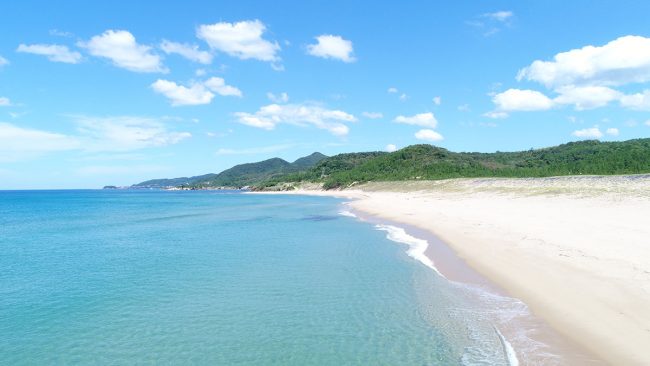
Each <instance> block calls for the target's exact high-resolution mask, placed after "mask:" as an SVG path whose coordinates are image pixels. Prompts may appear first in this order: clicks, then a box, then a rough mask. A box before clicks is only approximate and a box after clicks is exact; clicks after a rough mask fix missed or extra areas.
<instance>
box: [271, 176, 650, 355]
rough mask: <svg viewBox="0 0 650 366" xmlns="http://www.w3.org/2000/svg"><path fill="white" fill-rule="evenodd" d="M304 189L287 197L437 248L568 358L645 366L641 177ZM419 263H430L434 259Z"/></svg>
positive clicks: (648, 201)
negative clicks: (328, 204) (329, 201)
mask: <svg viewBox="0 0 650 366" xmlns="http://www.w3.org/2000/svg"><path fill="white" fill-rule="evenodd" d="M310 188H311V189H309V190H300V189H299V190H296V191H292V192H290V193H291V194H309V195H324V196H335V197H340V198H344V199H347V200H349V202H348V204H347V205H348V206H349V207H350V208H351V209H353V210H354V211H355V212H360V213H362V214H363V215H368V216H371V217H376V218H378V219H383V220H387V221H390V222H394V223H397V224H401V225H407V226H409V227H413V228H416V229H418V230H422V231H424V232H427V233H431V234H432V235H433V236H435V237H437V238H440V239H441V240H442V242H444V244H445V245H446V246H448V247H449V248H451V250H452V251H453V253H454V254H455V255H457V256H458V257H459V258H461V259H462V261H463V262H464V263H466V264H467V265H468V266H469V267H470V268H472V269H473V270H475V271H476V272H478V273H479V274H480V275H481V276H483V277H485V278H487V279H488V280H489V281H490V282H492V283H494V284H496V285H497V286H498V287H499V288H502V289H504V290H505V291H506V292H507V293H508V294H509V295H510V296H512V297H514V298H517V299H521V300H522V301H524V303H525V304H527V306H528V307H529V308H530V309H531V311H532V313H533V314H534V315H535V316H537V317H539V318H541V319H543V320H544V321H545V322H546V323H548V324H549V325H550V326H551V328H552V329H553V330H554V331H557V333H559V334H561V336H562V337H564V338H566V339H567V340H568V341H567V342H566V343H568V344H569V346H570V347H571V348H579V349H580V348H582V349H585V350H587V352H590V353H591V354H593V355H596V358H597V359H600V360H603V361H604V362H606V363H610V364H630V365H635V364H647V363H650V359H649V358H648V357H649V356H647V355H646V354H644V351H643V350H644V348H643V345H644V344H649V343H650V310H648V309H650V295H649V294H650V288H649V287H650V281H649V280H650V265H649V263H648V262H649V261H650V259H649V258H650V248H649V246H648V245H645V243H644V238H647V237H650V228H647V226H645V225H643V222H644V221H643V217H648V215H650V197H649V196H650V178H649V177H648V176H632V177H623V176H621V177H561V178H532V179H454V180H447V181H436V182H401V183H400V182H390V183H371V184H366V185H363V186H361V187H356V188H355V189H352V190H342V191H317V190H313V187H310ZM279 193H287V192H279ZM646 234H647V235H646ZM432 247H434V246H430V248H432ZM426 254H427V255H428V256H430V257H433V258H431V259H432V260H433V261H434V262H435V261H436V258H435V257H436V256H438V255H439V253H438V254H436V253H432V252H431V250H429V251H428V252H427V253H426ZM444 271H445V270H444V269H443V272H444ZM447 271H448V270H447ZM560 343H562V342H560ZM578 353H581V352H580V350H578ZM584 361H585V364H599V362H597V360H596V359H589V358H586V359H584ZM572 364H574V363H572Z"/></svg>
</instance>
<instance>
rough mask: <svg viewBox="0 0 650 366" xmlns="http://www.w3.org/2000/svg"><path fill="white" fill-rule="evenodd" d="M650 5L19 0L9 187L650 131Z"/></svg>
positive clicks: (1, 46)
mask: <svg viewBox="0 0 650 366" xmlns="http://www.w3.org/2000/svg"><path fill="white" fill-rule="evenodd" d="M647 14H650V2H648V1H605V0H602V1H591V0H589V1H587V0H574V1H570V2H568V1H521V0H518V1H451V0H449V1H400V2H397V1H392V2H388V1H374V2H372V4H370V3H368V2H350V1H331V0H328V1H305V2H296V1H237V2H233V1H182V2H181V1H177V2H173V3H172V2H171V1H168V2H160V3H159V4H155V5H153V3H150V2H126V1H111V2H107V1H105V2H89V1H57V2H53V1H47V2H46V1H39V2H35V1H29V0H25V1H12V2H7V3H5V4H3V5H2V21H0V34H1V35H2V36H1V37H0V189H49V188H101V187H102V186H104V185H119V186H125V185H130V184H134V183H137V182H140V181H143V180H147V179H152V178H163V177H181V176H193V175H200V174H206V173H213V172H219V171H221V170H224V169H227V168H229V167H231V166H233V165H235V164H239V163H243V162H252V161H260V160H264V159H268V158H271V157H276V156H277V157H281V158H283V159H286V160H288V161H293V160H295V159H297V158H299V157H301V156H305V155H308V154H310V153H312V152H314V151H319V152H322V153H324V154H326V155H334V154H338V153H343V152H356V151H378V150H381V151H394V150H396V149H400V148H403V147H405V146H408V145H412V144H419V143H428V144H434V145H436V146H441V147H444V148H447V149H449V150H452V151H481V152H493V151H517V150H527V149H531V148H541V147H547V146H553V145H558V144H562V143H566V142H570V141H577V140H583V139H599V140H601V141H619V140H628V139H634V138H646V137H650V27H649V26H648V20H647Z"/></svg>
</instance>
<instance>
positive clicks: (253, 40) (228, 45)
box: [196, 20, 280, 62]
mask: <svg viewBox="0 0 650 366" xmlns="http://www.w3.org/2000/svg"><path fill="white" fill-rule="evenodd" d="M265 31H266V26H265V25H264V23H262V22H261V21H259V20H247V21H242V22H237V23H226V22H221V23H215V24H209V25H200V26H199V27H198V29H197V31H196V36H197V37H198V38H200V39H202V40H204V41H205V42H207V43H208V45H209V46H210V48H212V49H214V50H217V51H220V52H224V53H226V54H228V55H230V56H234V57H238V58H240V59H242V60H246V59H256V60H260V61H269V62H276V61H279V60H280V57H278V55H277V52H278V51H279V50H280V45H278V43H277V42H270V41H267V40H265V39H264V38H262V35H263V34H264V32H265Z"/></svg>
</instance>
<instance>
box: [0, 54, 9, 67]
mask: <svg viewBox="0 0 650 366" xmlns="http://www.w3.org/2000/svg"><path fill="white" fill-rule="evenodd" d="M5 65H9V60H7V59H6V58H4V57H2V56H0V67H2V66H5Z"/></svg>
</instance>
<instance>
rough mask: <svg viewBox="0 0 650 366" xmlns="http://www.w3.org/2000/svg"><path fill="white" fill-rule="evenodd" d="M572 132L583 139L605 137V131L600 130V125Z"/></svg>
mask: <svg viewBox="0 0 650 366" xmlns="http://www.w3.org/2000/svg"><path fill="white" fill-rule="evenodd" d="M571 134H572V135H573V136H575V137H579V138H582V139H600V138H601V137H603V133H602V132H601V131H600V128H598V126H594V127H591V128H583V129H581V130H576V131H573V132H572V133H571Z"/></svg>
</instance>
